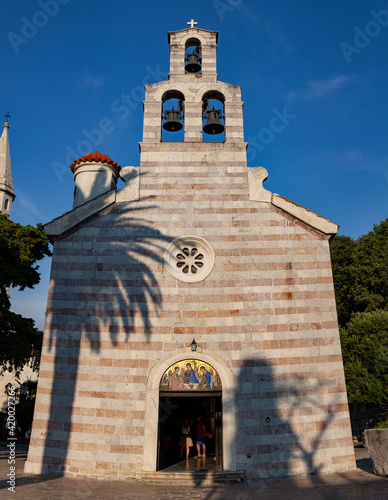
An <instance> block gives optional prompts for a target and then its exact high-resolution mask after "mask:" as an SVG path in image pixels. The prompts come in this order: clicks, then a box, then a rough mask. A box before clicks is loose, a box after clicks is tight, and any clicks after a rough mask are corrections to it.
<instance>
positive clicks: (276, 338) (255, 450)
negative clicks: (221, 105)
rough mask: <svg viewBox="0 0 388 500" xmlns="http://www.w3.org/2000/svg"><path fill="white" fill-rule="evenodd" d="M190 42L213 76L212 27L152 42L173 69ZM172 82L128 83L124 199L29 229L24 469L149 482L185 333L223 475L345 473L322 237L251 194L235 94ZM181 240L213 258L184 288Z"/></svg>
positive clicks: (284, 203) (288, 206)
mask: <svg viewBox="0 0 388 500" xmlns="http://www.w3.org/2000/svg"><path fill="white" fill-rule="evenodd" d="M193 34H195V36H196V37H201V43H202V48H203V61H204V69H203V72H204V73H205V69H206V68H209V71H211V72H213V71H214V73H215V44H216V40H217V36H216V33H215V32H206V31H205V30H200V29H196V28H191V29H187V30H181V31H179V32H175V33H170V34H169V41H170V46H171V57H172V59H171V73H174V75H175V74H176V73H179V72H178V71H177V70H176V69H175V68H177V67H178V66H179V67H180V68H181V66H180V65H181V62H182V60H183V54H184V46H185V40H187V37H190V36H193ZM208 43H209V44H210V45H209V46H207V44H208ZM213 53H214V64H213V62H211V61H213V55H212V54H213ZM206 55H210V56H211V57H210V56H209V61H208V62H206V64H207V65H208V66H205V60H206V58H205V56H206ZM187 76H188V77H189V78H188V79H187V84H185V83H184V82H183V81H182V80H177V81H174V79H173V77H171V79H170V80H169V81H168V82H161V83H159V84H154V85H149V86H146V98H145V102H144V136H143V142H142V143H140V152H141V164H140V175H139V179H140V188H138V187H137V188H136V190H138V189H140V198H139V199H134V200H133V201H125V198H124V197H123V196H120V192H119V193H118V194H117V196H116V202H114V201H112V197H114V194H115V192H114V191H112V192H111V193H109V194H107V195H106V196H105V197H103V196H101V197H100V201H98V200H99V199H96V200H91V201H89V202H88V203H86V204H85V205H84V206H82V207H79V208H78V209H77V212H76V213H75V216H76V220H75V222H74V224H72V222H71V220H72V212H70V213H68V214H65V215H64V216H62V217H61V218H59V219H57V220H55V221H53V222H52V223H50V224H47V225H46V231H47V232H48V234H49V235H51V237H52V238H53V239H55V244H54V254H53V261H52V270H51V277H50V288H49V296H48V303H47V316H46V325H45V332H44V341H43V351H42V360H41V369H40V375H39V386H38V393H37V402H36V407H35V415H34V424H33V429H32V434H31V444H30V449H29V454H28V460H27V463H26V467H25V471H26V472H29V473H42V472H43V473H46V474H57V475H59V474H66V475H90V476H98V477H115V478H127V477H135V476H136V474H137V473H138V472H142V471H143V472H144V471H152V470H156V454H157V440H158V430H157V429H158V422H157V419H158V413H157V412H158V407H159V395H158V388H159V382H160V378H161V376H162V374H163V370H164V369H165V367H168V366H171V365H172V364H173V363H174V362H176V361H179V360H183V359H187V356H190V355H191V350H190V344H191V342H192V339H193V338H195V340H196V342H197V344H198V351H197V352H196V354H195V355H196V358H198V359H200V360H201V359H202V360H203V361H204V362H207V363H210V364H211V365H212V366H214V368H215V369H216V370H217V372H218V373H219V374H220V376H221V382H222V387H223V390H222V405H223V410H222V412H223V413H222V415H223V417H222V418H223V427H222V432H223V446H224V447H223V465H224V469H225V470H232V471H233V470H234V471H244V473H245V477H247V478H272V477H284V476H289V475H302V474H308V473H323V472H334V471H343V470H350V469H353V468H355V460H354V452H353V443H352V437H351V430H350V420H349V412H348V404H347V396H346V388H345V379H344V371H343V364H342V356H341V347H340V340H339V333H338V324H337V315H336V306H335V298H334V287H333V279H332V271H331V262H330V252H329V240H330V238H331V237H332V236H333V234H334V233H335V231H336V226H335V225H334V224H333V223H330V222H329V221H326V219H325V220H324V221H326V222H320V219H319V216H317V215H316V214H312V213H310V214H312V215H310V214H307V212H308V211H307V210H306V209H303V207H299V206H298V205H296V204H292V202H289V201H288V200H286V199H285V198H281V197H279V196H278V195H272V193H269V192H266V191H265V190H264V189H263V188H262V187H261V185H260V186H259V188H260V189H259V190H258V188H257V186H255V185H253V184H251V181H250V180H248V177H249V175H248V174H249V172H250V170H249V169H248V168H247V166H246V146H247V144H246V143H244V141H243V122H242V102H241V91H240V88H239V87H236V86H232V85H227V84H224V83H222V82H218V81H217V80H216V77H214V80H213V83H210V84H209V85H208V87H206V85H205V86H204V85H203V84H202V83H201V78H195V76H194V75H187ZM184 77H186V75H180V76H179V78H181V79H183V78H184ZM177 78H178V77H177ZM177 82H178V83H179V85H180V86H178V84H177ZM184 85H186V87H184ZM169 89H170V90H171V89H176V90H180V91H181V92H183V93H184V94H185V98H186V101H187V107H186V117H185V122H186V123H185V127H186V129H185V134H186V136H185V141H184V142H176V143H168V142H165V143H163V142H160V113H161V102H162V98H163V95H164V93H165V92H167V91H168V90H169ZM204 89H205V90H204ZM210 89H214V90H218V91H220V92H221V91H222V92H223V93H224V95H225V115H226V118H225V121H226V132H225V141H224V142H223V143H203V142H201V140H200V137H199V134H200V125H199V121H198V118H196V117H195V116H194V115H195V110H196V109H198V105H199V104H200V103H201V100H202V96H203V93H204V91H207V90H210ZM190 96H191V97H190ZM191 120H192V121H191ZM228 123H229V125H230V127H231V129H230V130H228ZM189 124H190V126H189ZM158 134H159V135H158ZM257 172H258V173H259V174H260V175H259V178H260V179H259V180H260V182H262V181H263V180H264V178H265V175H264V174H266V172H264V173H263V170H262V171H259V170H257ZM252 182H256V180H255V179H254V180H253V181H252ZM266 193H269V195H268V194H266ZM105 198H106V199H105ZM135 198H136V197H135ZM118 200H122V201H118ZM98 203H100V208H99V209H97V208H96V207H97V206H98V205H97V204H98ZM82 217H83V219H82ZM322 220H323V218H322ZM61 224H62V226H61ZM61 227H62V228H63V230H62V232H61V229H60V228H61ZM188 236H190V237H198V238H203V239H204V240H206V242H207V243H208V244H209V245H210V247H211V249H212V250H213V252H214V267H213V268H212V270H211V272H210V274H209V275H208V276H207V277H205V279H204V280H202V281H199V282H194V283H189V282H187V281H185V279H184V276H183V275H182V279H177V278H176V277H174V276H173V275H172V274H170V272H169V270H168V268H167V265H166V262H165V252H166V249H167V247H168V246H169V245H170V244H171V243H172V242H173V241H174V240H176V239H177V238H182V237H188ZM205 258H206V256H205Z"/></svg>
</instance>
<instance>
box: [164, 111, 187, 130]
mask: <svg viewBox="0 0 388 500" xmlns="http://www.w3.org/2000/svg"><path fill="white" fill-rule="evenodd" d="M180 115H181V112H180V110H179V109H174V108H172V109H168V110H166V111H165V112H164V117H165V118H166V121H165V122H164V123H163V128H164V130H167V132H178V131H179V130H181V128H182V126H183V125H182V123H181V122H180V121H179V118H180Z"/></svg>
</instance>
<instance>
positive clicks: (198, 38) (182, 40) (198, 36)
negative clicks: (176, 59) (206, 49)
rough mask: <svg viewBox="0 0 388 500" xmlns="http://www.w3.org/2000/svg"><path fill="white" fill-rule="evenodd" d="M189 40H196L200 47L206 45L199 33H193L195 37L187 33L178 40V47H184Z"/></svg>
mask: <svg viewBox="0 0 388 500" xmlns="http://www.w3.org/2000/svg"><path fill="white" fill-rule="evenodd" d="M191 38H195V39H196V40H198V41H199V42H200V43H201V46H202V47H203V46H205V45H206V44H207V41H206V40H205V39H204V37H203V36H202V35H201V34H200V33H195V35H193V34H192V33H188V34H187V35H185V36H183V37H182V38H181V39H180V40H179V45H182V46H183V47H186V42H187V41H188V40H190V39H191Z"/></svg>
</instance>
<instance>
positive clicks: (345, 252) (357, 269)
mask: <svg viewBox="0 0 388 500" xmlns="http://www.w3.org/2000/svg"><path fill="white" fill-rule="evenodd" d="M330 250H331V259H332V266H333V279H334V288H335V295H336V302H337V312H338V321H339V324H340V326H341V327H344V326H346V324H347V323H348V321H349V320H350V318H351V316H352V314H353V313H356V312H364V311H373V310H375V309H387V308H388V293H387V284H388V219H386V220H385V221H382V222H381V223H380V224H376V225H374V227H373V231H371V232H369V233H368V234H366V235H364V236H361V237H360V238H359V239H358V240H357V241H354V240H353V239H352V238H349V236H336V237H335V238H334V239H333V241H332V242H331V245H330Z"/></svg>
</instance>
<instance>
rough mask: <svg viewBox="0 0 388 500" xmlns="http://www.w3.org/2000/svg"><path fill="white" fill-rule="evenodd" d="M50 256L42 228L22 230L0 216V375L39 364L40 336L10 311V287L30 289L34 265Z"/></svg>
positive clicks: (27, 321)
mask: <svg viewBox="0 0 388 500" xmlns="http://www.w3.org/2000/svg"><path fill="white" fill-rule="evenodd" d="M46 255H47V256H49V255H51V252H50V250H49V242H48V239H47V236H46V235H45V233H44V230H43V226H42V225H41V224H38V225H37V226H36V227H33V226H22V225H20V224H17V223H15V222H12V221H10V220H9V219H8V218H7V216H6V215H4V214H0V372H1V373H2V372H4V371H5V370H6V369H9V370H12V369H14V370H16V372H19V371H20V370H22V368H23V366H24V365H26V364H27V363H31V366H32V367H33V368H36V367H37V366H38V364H39V355H40V350H41V344H42V332H39V331H38V330H37V329H36V328H35V326H34V321H33V320H32V319H30V318H23V317H22V316H21V315H20V314H15V313H13V312H12V311H10V306H11V303H10V300H9V296H8V290H9V289H10V288H11V287H19V290H24V289H25V288H26V287H28V288H33V287H34V285H36V284H38V283H39V280H40V273H39V272H38V270H39V266H38V265H37V264H36V262H37V261H39V260H41V259H43V258H44V257H45V256H46Z"/></svg>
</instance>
